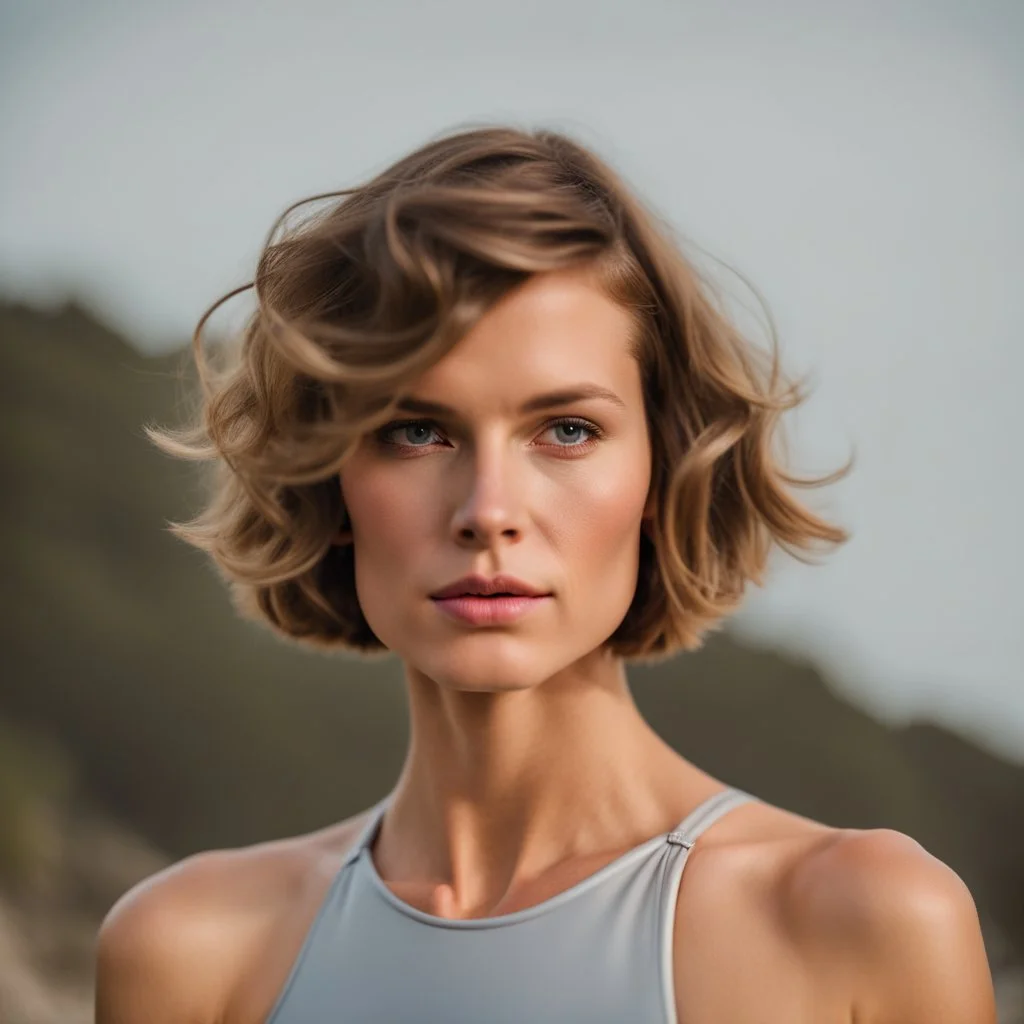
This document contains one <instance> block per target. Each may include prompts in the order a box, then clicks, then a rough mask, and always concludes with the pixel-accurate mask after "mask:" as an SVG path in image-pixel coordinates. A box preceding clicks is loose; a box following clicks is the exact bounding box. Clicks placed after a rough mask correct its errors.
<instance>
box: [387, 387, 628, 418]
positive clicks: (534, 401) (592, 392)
mask: <svg viewBox="0 0 1024 1024" xmlns="http://www.w3.org/2000/svg"><path fill="white" fill-rule="evenodd" d="M588 398H600V399H604V400H605V401H607V402H612V403H613V404H614V405H617V406H619V407H620V408H623V409H625V408H626V403H625V402H624V401H623V400H622V399H621V398H619V396H618V395H617V394H615V392H614V391H609V390H608V388H603V387H601V386H600V385H599V384H574V385H572V386H571V387H567V388H560V389H559V390H558V391H546V392H544V393H543V394H540V395H534V396H533V398H529V399H527V400H526V401H525V402H523V404H522V405H521V406H520V407H519V412H520V413H528V412H537V411H539V410H540V409H550V408H551V407H552V406H556V405H569V404H570V403H571V402H579V401H583V400H586V399H588ZM396 408H397V409H399V410H401V411H403V412H415V413H426V414H428V415H435V416H455V415H457V414H456V412H455V410H454V409H452V408H451V407H450V406H447V405H444V404H442V403H441V402H431V401H428V400H427V399H425V398H403V399H402V400H401V401H400V402H399V403H398V405H397V406H396Z"/></svg>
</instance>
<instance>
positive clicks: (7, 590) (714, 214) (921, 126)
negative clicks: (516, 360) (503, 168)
mask: <svg viewBox="0 0 1024 1024" xmlns="http://www.w3.org/2000/svg"><path fill="white" fill-rule="evenodd" d="M1022 54H1024V7H1022V6H1021V5H1020V4H1019V3H1016V2H1011V0H1008V2H991V0H978V2H976V3H974V4H971V5H963V4H954V3H952V2H932V3H924V2H886V3H882V2H881V0H868V2H866V3H860V4H857V5H849V4H839V3H826V4H822V3H820V2H819V3H811V2H809V0H807V2H803V0H780V2H778V3H775V4H772V5H759V4H757V3H756V2H755V0H739V2H736V3H732V4H728V5H712V4H697V3H690V2H686V0H680V2H679V3H674V4H666V3H660V2H656V0H634V2H632V3H630V4H621V3H611V2H598V0H587V2H586V3H584V2H582V0H564V2H550V0H548V2H545V3H538V2H535V0H520V2H519V3H517V4H515V5H498V4H487V3H479V2H476V3H471V2H469V0H445V2H438V3H432V4H413V3H412V2H409V0H406V2H404V3H398V2H395V0H377V2H376V3H373V4H356V3H344V2H340V3H339V2H337V0H335V2H332V3H326V2H322V3H321V2H313V0H292V2H290V3H288V4H287V5H285V4H284V3H281V2H278V3H258V4H257V3H253V2H251V0H249V2H246V3H242V2H234V0H204V2H203V3H201V4H200V3H198V2H195V0H179V2H178V3H176V4H174V5H168V4H163V5H157V4H156V3H154V2H148V3H147V2H139V0H136V2H133V3H127V2H101V0H46V2H42V3H37V2H32V0H24V2H20V3H18V2H11V0H6V2H3V3H0V95H2V96H3V101H2V104H0V138H2V139H3V141H4V145H3V148H2V155H0V401H2V409H3V416H2V422H0V430H2V433H0V468H2V473H3V479H4V485H3V488H2V499H0V517H2V526H3V531H4V533H3V536H4V543H3V545H2V546H0V559H2V572H0V601H2V612H3V614H2V617H0V629H2V631H3V632H2V641H0V642H2V650H3V663H2V664H3V669H2V682H0V1020H2V1021H4V1022H5V1024H50V1022H57V1021H60V1022H62V1024H64V1022H68V1024H75V1022H79V1021H88V1020H91V1019H92V1007H91V1000H92V985H93V978H92V956H93V942H94V937H95V931H96V928H97V927H98V924H99V921H100V920H101V918H102V916H103V915H104V914H105V913H106V911H107V910H108V909H109V908H110V906H111V905H112V904H113V902H114V901H115V900H116V899H117V898H118V897H119V896H120V895H121V894H122V893H123V892H125V891H126V890H127V889H128V888H129V887H131V886H132V885H134V884H135V883H136V882H137V881H138V880H140V879H141V878H143V877H145V876H146V875H148V874H150V873H152V872H153V871H155V870H157V869H159V868H160V867H162V866H164V865H166V864H168V863H170V862H172V861H174V860H176V859H178V858H180V857H183V856H185V855H187V854H189V853H191V852H194V851H197V850H200V849H209V848H213V847H223V846H237V845H242V844H247V843H252V842H257V841H261V840H264V839H270V838H274V837H277V836H283V835H288V834H294V833H296V832H300V831H306V830H309V829H313V828H317V827H320V826H322V825H325V824H328V823H330V822H333V821H336V820H338V819H340V818H343V817H346V816H348V815H350V814H353V813H355V812H357V811H359V810H362V809H364V808H365V807H367V806H369V804H371V803H372V802H374V801H376V800H377V799H379V798H380V797H381V796H383V795H384V794H385V793H386V792H387V791H388V790H389V789H390V788H391V785H392V783H393V781H394V779H395V777H396V775H397V772H398V769H399V766H400V764H401V760H402V756H403V753H404V744H405V740H406V727H407V722H406V712H405V706H404V694H403V690H402V687H401V682H400V679H401V673H400V665H399V664H398V663H397V662H396V661H394V660H390V659H386V660H383V661H377V662H360V661H358V660H356V659H353V658H347V657H338V656H335V657H328V656H325V655H319V654H310V653H304V652H300V651H299V650H298V649H294V648H291V647H289V646H287V645H285V644H284V643H282V642H281V641H279V640H276V639H274V638H272V637H271V636H270V635H269V634H268V633H266V632H264V631H262V630H260V629H258V628H257V627H255V626H252V625H248V624H245V623H242V622H241V621H239V620H238V619H236V618H235V616H234V615H233V613H232V611H231V609H230V607H229V603H228V598H227V595H226V592H225V591H224V590H223V588H222V587H221V585H220V584H219V582H218V580H217V578H216V576H215V573H214V571H213V569H212V567H211V566H210V565H208V564H207V563H206V562H205V561H204V559H203V557H202V556H201V555H200V554H199V553H198V552H196V551H194V550H192V549H190V548H188V547H186V546H185V545H184V544H182V543H180V542H178V541H176V540H174V539H173V538H172V537H171V536H170V535H169V534H168V533H167V531H166V521H167V520H169V519H175V518H184V517H187V516H189V515H190V514H192V513H193V512H194V511H195V510H196V509H197V507H198V502H199V500H200V498H201V490H200V486H199V481H198V479H197V476H196V473H195V470H194V469H193V468H191V467H188V466H184V465H179V464H177V463H175V462H174V461H173V460H170V459H168V458H166V457H165V456H163V455H161V454H160V453H159V452H158V451H157V450H156V449H154V448H152V447H151V446H150V445H149V443H148V442H147V441H146V439H145V438H144V436H143V434H142V431H141V426H142V424H143V423H146V422H158V423H163V424H176V423H179V422H181V421H182V418H183V417H184V416H185V415H186V413H187V403H188V401H189V399H190V393H191V386H192V384H193V383H194V377H193V375H192V371H191V368H190V354H189V352H188V351H187V350H186V349H185V348H183V346H185V345H186V343H187V340H188V338H189V336H190V334H191V331H192V329H193V326H194V324H195V321H196V320H197V319H198V317H199V315H200V314H201V313H202V311H203V310H204V309H205V308H206V306H207V305H208V304H209V303H210V302H212V301H213V300H214V299H215V298H217V297H219V295H220V294H222V293H223V292H225V291H227V290H229V289H231V288H233V287H235V286H236V285H239V284H242V283H244V282H246V281H249V280H250V279H251V273H252V270H253V268H254V264H255V260H256V257H257V254H258V252H259V250H260V248H261V246H262V243H263V240H264V237H265V234H266V232H267V231H268V230H269V228H270V226H271V223H272V222H273V220H274V218H275V217H276V216H277V215H278V214H279V213H280V212H281V211H282V210H283V209H284V208H285V206H287V205H288V204H289V203H291V202H293V201H295V200H297V199H299V198H301V197H303V196H306V195H310V194H314V193H318V192H323V191H329V190H332V189H339V188H346V187H350V186H353V185H355V184H357V183H359V182H360V181H363V180H365V179H366V178H368V177H370V176H371V175H372V174H374V173H376V172H377V171H379V170H381V169H383V168H384V167H385V166H387V165H388V164H389V163H391V162H392V161H393V160H394V159H396V158H398V157H399V156H401V155H403V154H404V153H405V152H407V151H409V150H410V149H412V148H414V147H416V146H418V145H420V144H422V143H423V142H425V141H427V139H428V138H431V137H434V136H436V135H438V134H441V133H443V132H446V131H449V130H452V129H455V128H458V127H465V126H470V125H471V124H476V123H480V122H490V121H509V122H512V123H515V124H519V125H523V126H530V127H537V126H541V125H544V126H550V127H557V128H561V129H563V130H566V131H568V132H570V133H571V134H573V135H574V136H575V137H576V138H578V139H579V140H580V141H582V142H584V143H585V144H588V145H591V146H593V147H594V149H595V150H597V151H598V152H599V153H600V154H601V155H602V156H603V157H605V158H606V159H607V160H608V161H609V162H610V163H612V165H613V166H614V167H616V169H617V170H618V171H619V172H620V173H621V174H622V175H623V176H624V177H625V178H626V180H627V181H628V182H629V183H630V184H631V185H632V186H633V187H634V189H635V190H636V191H637V192H638V193H639V194H640V196H641V197H642V198H643V199H644V200H645V201H646V202H647V203H648V205H649V206H651V207H653V208H654V210H655V211H656V212H657V213H658V214H659V215H661V216H662V217H664V218H665V219H666V220H667V221H669V222H670V223H671V224H672V225H673V227H674V228H675V229H676V230H677V231H678V233H679V236H680V239H681V241H682V242H683V244H684V245H690V246H692V248H691V249H690V250H689V251H690V252H691V255H693V256H694V257H695V259H697V261H698V262H700V263H702V265H703V266H704V267H705V268H706V270H707V272H708V273H709V274H711V275H713V276H716V279H719V277H720V279H721V281H722V283H723V286H724V287H726V288H727V292H728V295H729V301H730V303H731V304H732V308H733V309H734V313H735V316H736V317H737V319H739V320H741V322H743V324H744V326H748V327H749V329H750V330H751V332H752V333H759V334H760V336H761V338H764V337H765V335H764V323H763V317H760V315H759V314H758V312H757V307H756V306H755V304H754V300H753V296H752V295H751V293H750V292H749V291H747V290H745V289H744V288H743V287H742V286H741V285H740V284H739V283H738V279H736V278H735V277H733V276H732V275H729V274H728V273H725V272H724V270H723V268H722V266H721V265H720V264H719V263H718V262H716V260H720V261H724V263H725V264H727V265H728V266H731V267H733V268H735V269H736V270H738V271H739V272H740V273H741V274H742V275H743V276H744V277H746V278H748V279H749V280H750V281H751V282H752V283H753V284H754V285H755V286H756V288H757V289H758V291H759V292H760V293H761V294H762V295H763V296H764V298H765V300H766V301H767V304H768V307H769V309H770V310H771V313H772V315H773V317H774V320H775V324H776V326H777V329H778V332H779V337H780V343H781V347H782V352H783V356H784V363H785V366H786V367H787V369H788V370H789V372H790V373H791V374H795V375H800V374H807V375H808V380H809V383H810V386H811V398H810V400H809V401H808V402H807V404H806V405H805V406H804V407H803V408H802V409H800V410H799V411H798V412H796V413H794V414H791V416H790V418H789V420H788V421H787V424H786V431H787V435H788V437H789V439H790V450H791V452H792V460H793V468H794V469H796V470H797V471H799V472H802V473H805V474H811V473H820V472H823V471H826V470H829V469H832V468H834V467H836V466H838V465H839V464H840V463H841V462H842V461H843V460H844V459H845V458H846V457H847V456H848V455H849V454H850V452H851V451H852V452H854V453H855V455H856V459H857V461H856V464H855V467H854V470H853V472H852V474H851V475H850V477H849V478H848V479H847V480H845V481H843V482H841V483H840V484H837V485H835V486H833V487H832V488H829V489H827V490H826V491H821V492H814V493H811V494H810V496H809V501H810V503H811V504H812V505H813V506H814V507H815V508H816V509H818V510H819V511H820V512H822V513H823V514H826V515H828V516H830V517H833V518H835V519H836V520H837V521H838V522H840V523H841V524H842V525H844V526H846V527H847V528H848V529H850V530H851V531H852V533H853V539H852V540H851V541H850V542H849V544H847V545H846V546H845V547H844V548H842V549H841V550H840V551H838V552H837V553H836V554H834V555H832V556H831V557H830V558H829V559H828V560H827V561H826V562H825V563H824V564H823V565H821V566H817V567H809V566H806V565H802V564H801V563H799V562H796V561H793V560H791V559H788V558H786V557H784V556H780V557H776V558H775V559H774V561H773V563H772V568H771V571H770V573H769V575H768V579H767V584H766V586H765V587H764V588H763V589H760V590H759V589H756V588H754V589H752V590H751V592H750V593H749V596H748V598H747V600H746V602H745V604H744V606H743V608H742V609H741V611H740V612H739V613H738V614H737V615H736V617H735V618H734V619H733V620H732V622H731V625H730V627H729V628H728V629H727V630H725V631H724V632H723V633H722V634H719V635H715V636H714V637H712V638H711V639H710V640H709V641H708V643H707V645H706V646H705V647H704V648H703V649H702V650H701V651H699V652H696V653H693V654H688V655H685V656H682V657H679V658H676V659H674V660H673V661H671V662H669V663H666V664H664V665H659V666H656V667H653V668H647V669H644V668H641V667H634V668H632V669H631V670H630V675H631V679H632V681H633V684H634V692H635V694H636V698H637V701H638V703H639V704H640V706H641V709H642V710H643V711H644V712H645V714H646V715H647V716H648V718H649V720H650V721H651V722H652V724H653V725H654V726H655V727H656V728H657V729H658V730H659V731H660V732H661V733H662V734H663V735H664V736H665V737H666V738H667V739H668V740H669V741H670V742H671V743H672V744H673V745H674V746H675V747H676V748H677V749H678V750H679V751H680V752H681V753H683V754H684V755H685V756H687V757H688V758H690V759H691V760H692V761H694V762H695V763H697V764H698V765H700V766H701V767H703V768H704V769H705V770H707V771H710V772H712V773H713V774H715V775H717V776H718V777H719V778H721V779H723V780H725V781H728V782H730V783H732V784H734V785H737V786H740V787H742V788H745V789H748V790H750V791H752V792H754V793H755V794H757V795H758V796H760V797H761V798H762V799H765V800H768V801H770V802H773V803H775V804H777V805H779V806H783V807H786V808H789V809H792V810H795V811H797V812H798V813H801V814H805V815H808V816H810V817H813V818H816V819H818V820H821V821H825V822H828V823H830V824H834V825H837V826H846V827H858V828H874V827H888V828H895V829H899V830H900V831H903V832H906V833H907V834H909V835H911V836H913V837H914V838H915V839H917V840H918V841H919V842H920V843H922V844H923V845H924V846H925V847H926V848H927V849H928V850H930V851H931V852H932V853H934V854H935V855H936V856H938V857H940V858H941V859H942V860H944V861H945V862H946V863H948V864H949V865H950V866H952V867H953V868H954V869H955V870H956V871H957V872H958V873H959V874H960V876H961V877H962V878H963V879H964V880H965V881H966V882H967V884H968V885H969V886H970V888H971V891H972V893H973V894H974V896H975V900H976V902H977V905H978V908H979V912H980V914H981V917H982V921H983V926H984V930H985V938H986V945H987V948H988V951H989V957H990V962H991V964H992V967H993V973H994V975H995V977H996V983H997V991H998V996H999V1002H1000V1021H1001V1022H1002V1024H1010V1022H1012V1024H1020V1022H1024V690H1022V687H1021V682H1022V669H1024V630H1022V629H1021V625H1020V621H1021V611H1022V605H1021V598H1020V579H1021V578H1022V575H1024V541H1022V535H1024V531H1022V529H1021V512H1020V509H1021V505H1022V500H1024V489H1022V484H1021V477H1022V472H1024V461H1022V460H1021V458H1020V456H1019V453H1018V450H1017V439H1018V437H1019V433H1020V428H1021V425H1022V412H1021V401H1020V380H1021V377H1022V373H1024V356H1022V351H1024V349H1022V346H1021V343H1020V326H1019V325H1020V323H1021V322H1022V320H1024V289H1022V288H1021V280H1022V271H1024V241H1022V239H1024V202H1022V198H1021V190H1020V182H1021V181H1024V124H1022V114H1021V112H1022V109H1024V107H1022V102H1021V101H1022V99H1024V61H1022V57H1021V55H1022ZM712 256H713V257H714V258H715V259H712V258H711V257H712ZM248 311H249V307H248V306H247V305H246V300H245V299H244V298H239V299H236V300H234V302H233V303H232V304H230V305H229V306H228V307H227V308H226V309H225V310H223V311H222V312H221V313H220V314H218V317H217V319H216V320H215V322H214V324H213V330H214V333H218V332H220V333H224V332H227V331H230V330H231V329H233V328H234V327H236V326H237V325H238V324H239V323H241V322H242V320H243V318H244V316H245V315H246V314H247V313H248Z"/></svg>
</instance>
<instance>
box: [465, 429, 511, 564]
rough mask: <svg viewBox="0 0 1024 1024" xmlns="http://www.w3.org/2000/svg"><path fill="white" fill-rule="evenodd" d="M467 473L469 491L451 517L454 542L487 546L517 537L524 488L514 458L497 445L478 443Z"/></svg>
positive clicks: (471, 545)
mask: <svg viewBox="0 0 1024 1024" xmlns="http://www.w3.org/2000/svg"><path fill="white" fill-rule="evenodd" d="M471 472H472V474H473V475H472V479H471V481H470V485H469V491H468V493H467V494H466V497H465V500H464V501H462V502H461V503H460V504H459V505H458V506H457V508H456V509H455V512H454V513H453V516H452V532H453V534H454V539H455V541H456V543H457V544H461V545H464V546H470V547H490V546H492V545H494V544H496V543H497V542H499V541H500V540H503V539H504V540H506V541H515V540H518V539H519V538H520V537H521V536H522V533H523V525H524V522H523V520H524V516H525V507H524V504H523V499H524V497H525V493H526V490H525V487H524V486H523V482H522V480H521V479H519V477H518V474H517V473H516V467H515V465H514V460H513V459H512V458H510V457H509V456H508V453H507V452H506V451H502V450H499V449H498V447H497V444H493V445H489V446H488V447H487V449H486V450H484V448H483V446H480V447H479V448H478V449H477V451H476V454H475V457H474V459H473V462H472V469H471Z"/></svg>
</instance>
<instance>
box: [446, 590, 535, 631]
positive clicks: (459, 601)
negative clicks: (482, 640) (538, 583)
mask: <svg viewBox="0 0 1024 1024" xmlns="http://www.w3.org/2000/svg"><path fill="white" fill-rule="evenodd" d="M550 596H551V595H550V594H543V595H541V596H540V597H525V596H522V595H515V596H512V595H510V596H508V597H474V596H471V595H469V594H464V595H463V596H462V597H443V598H437V597H435V598H432V600H433V602H434V604H436V605H437V606H438V608H440V609H441V611H443V612H444V613H445V614H446V615H450V616H451V617H452V618H454V619H458V620H459V621H460V622H468V623H470V624H471V625H473V626H504V625H506V624H507V623H509V622H516V621H517V620H518V619H521V618H522V617H523V616H524V615H525V614H526V613H527V612H529V611H530V610H531V609H532V608H537V607H538V606H539V605H541V604H542V603H543V602H544V601H546V600H547V599H548V598H549V597H550Z"/></svg>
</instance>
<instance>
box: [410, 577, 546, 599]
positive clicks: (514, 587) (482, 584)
mask: <svg viewBox="0 0 1024 1024" xmlns="http://www.w3.org/2000/svg"><path fill="white" fill-rule="evenodd" d="M546 593H547V591H544V590H538V589H537V587H532V586H530V584H529V583H524V582H523V581H522V580H517V579H516V578H515V576H493V577H492V578H491V579H488V578H487V577H486V576H480V575H476V574H474V575H472V576H463V577H462V578H461V579H458V580H456V581H455V582H454V583H449V584H448V586H446V587H442V588H441V589H440V590H436V591H434V593H433V594H431V595H430V596H431V597H433V598H437V599H440V598H444V597H460V596H461V595H463V594H481V595H484V596H486V595H488V594H522V595H524V596H525V597H543V596H545V595H546Z"/></svg>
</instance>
